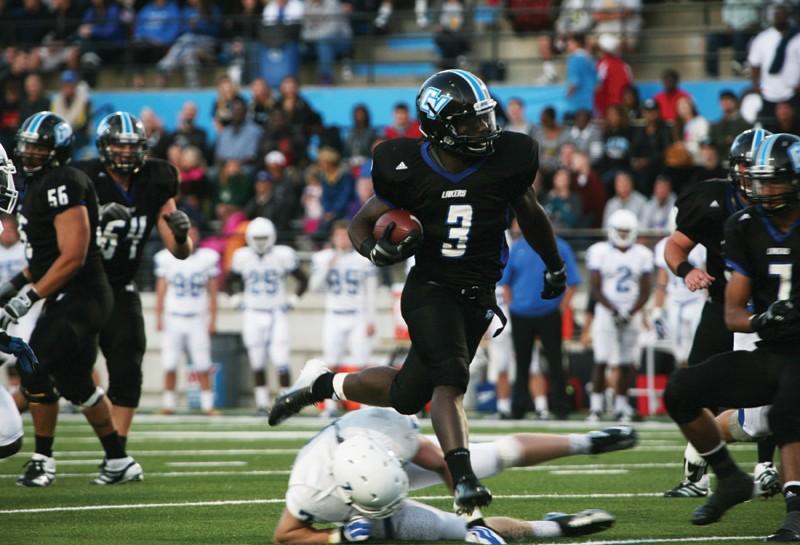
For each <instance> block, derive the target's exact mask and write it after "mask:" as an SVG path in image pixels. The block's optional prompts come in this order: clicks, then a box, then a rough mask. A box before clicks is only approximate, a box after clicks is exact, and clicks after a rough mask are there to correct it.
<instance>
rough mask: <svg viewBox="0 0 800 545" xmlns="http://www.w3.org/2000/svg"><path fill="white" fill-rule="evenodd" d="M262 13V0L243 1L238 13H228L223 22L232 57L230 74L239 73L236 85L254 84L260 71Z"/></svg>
mask: <svg viewBox="0 0 800 545" xmlns="http://www.w3.org/2000/svg"><path fill="white" fill-rule="evenodd" d="M263 12H264V5H263V3H262V0H240V3H239V5H238V6H237V10H236V11H235V12H232V13H226V17H225V19H224V21H223V36H224V38H225V42H226V51H227V53H228V54H229V55H230V56H231V58H232V60H231V65H230V67H229V72H228V73H229V74H231V73H232V72H233V73H234V74H235V73H236V72H237V71H239V73H238V78H236V77H233V79H234V80H235V81H237V82H241V81H245V82H247V81H252V80H253V79H254V78H256V77H257V76H258V75H259V74H260V72H261V50H262V49H263V46H262V44H261V26H262V23H261V17H262V14H263ZM231 69H233V70H231Z"/></svg>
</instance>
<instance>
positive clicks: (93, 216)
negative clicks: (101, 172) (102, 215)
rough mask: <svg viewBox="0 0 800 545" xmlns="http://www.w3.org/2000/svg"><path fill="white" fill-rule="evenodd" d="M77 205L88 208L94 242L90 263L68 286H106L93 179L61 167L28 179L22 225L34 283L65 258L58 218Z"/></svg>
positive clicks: (22, 208) (20, 218)
mask: <svg viewBox="0 0 800 545" xmlns="http://www.w3.org/2000/svg"><path fill="white" fill-rule="evenodd" d="M75 206H85V207H86V209H87V211H88V213H89V224H90V225H89V227H90V229H91V240H90V241H89V251H88V254H87V256H86V262H85V263H84V265H83V267H82V268H81V269H80V270H79V271H78V272H77V273H76V274H75V276H73V277H72V279H71V280H70V281H69V284H68V286H70V285H73V284H77V285H83V286H86V285H96V284H103V283H105V272H104V271H103V262H102V258H101V256H100V250H99V248H98V247H97V242H96V232H97V225H98V220H97V195H96V194H95V191H94V187H93V186H92V182H91V181H90V180H89V178H88V177H87V176H86V175H85V174H84V173H83V172H81V171H80V170H78V169H76V168H73V167H71V166H63V167H57V168H54V169H52V170H49V171H47V172H44V173H41V174H37V175H35V176H32V177H30V178H28V179H27V180H26V186H25V194H24V196H23V198H22V207H21V208H20V210H19V224H20V228H21V229H20V231H21V233H22V236H23V238H24V242H25V253H26V257H27V258H28V267H29V268H30V271H31V277H32V279H33V281H34V282H36V281H38V280H39V279H41V278H42V276H44V274H45V273H46V272H47V270H48V269H49V268H50V266H51V265H52V264H53V262H54V261H55V260H56V259H57V258H58V256H59V255H61V253H60V252H59V250H58V240H57V238H56V229H55V226H54V224H53V220H54V218H55V217H56V216H57V215H58V214H60V213H62V212H64V211H66V210H68V209H70V208H72V207H75Z"/></svg>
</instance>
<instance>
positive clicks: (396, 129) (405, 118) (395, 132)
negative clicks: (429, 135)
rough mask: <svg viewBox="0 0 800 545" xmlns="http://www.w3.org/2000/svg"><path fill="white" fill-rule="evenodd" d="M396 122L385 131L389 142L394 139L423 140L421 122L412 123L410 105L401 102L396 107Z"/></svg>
mask: <svg viewBox="0 0 800 545" xmlns="http://www.w3.org/2000/svg"><path fill="white" fill-rule="evenodd" d="M393 117H394V121H392V124H391V125H389V126H388V127H386V129H384V131H383V136H384V138H386V139H387V140H391V139H392V138H422V132H421V131H420V130H419V121H412V120H411V117H410V116H409V114H408V105H407V104H405V103H403V102H401V103H399V104H396V105H395V107H394V114H393Z"/></svg>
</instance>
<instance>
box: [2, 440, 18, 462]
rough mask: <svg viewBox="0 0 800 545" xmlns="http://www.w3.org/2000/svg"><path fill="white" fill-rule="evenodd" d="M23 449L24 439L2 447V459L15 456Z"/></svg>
mask: <svg viewBox="0 0 800 545" xmlns="http://www.w3.org/2000/svg"><path fill="white" fill-rule="evenodd" d="M21 448H22V437H20V438H19V439H17V440H15V441H14V442H13V443H9V444H7V445H0V459H2V458H8V457H9V456H14V455H15V454H16V453H18V452H19V451H20V449H21Z"/></svg>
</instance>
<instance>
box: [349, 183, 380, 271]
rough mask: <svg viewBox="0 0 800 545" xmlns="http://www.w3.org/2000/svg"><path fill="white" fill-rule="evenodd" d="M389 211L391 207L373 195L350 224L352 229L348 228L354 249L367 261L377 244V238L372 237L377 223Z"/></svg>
mask: <svg viewBox="0 0 800 545" xmlns="http://www.w3.org/2000/svg"><path fill="white" fill-rule="evenodd" d="M388 210H391V206H389V205H388V204H386V203H385V202H383V201H382V200H380V199H379V198H377V197H375V196H374V195H373V196H372V197H370V198H369V199H368V200H367V202H365V203H364V205H363V206H362V207H361V209H360V210H359V211H358V212H357V213H356V215H355V216H354V217H353V221H351V222H350V227H348V228H347V234H348V235H350V241H351V242H352V243H353V248H355V249H356V251H357V252H358V253H360V254H361V255H363V256H364V257H366V258H367V259H369V254H370V252H371V251H372V248H373V247H374V246H375V244H376V243H377V241H376V240H375V237H373V236H372V231H373V229H374V228H375V222H377V221H378V218H379V217H381V216H382V215H383V213H384V212H387V211H388Z"/></svg>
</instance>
